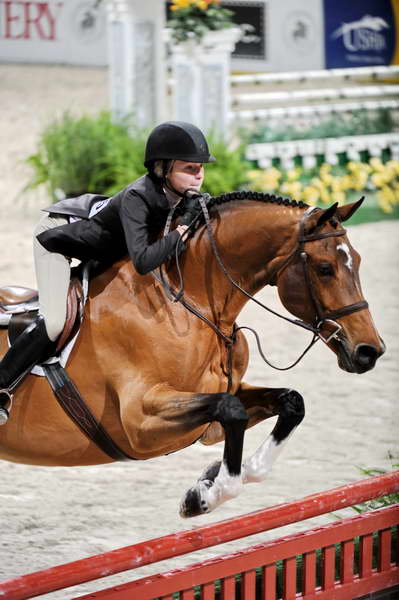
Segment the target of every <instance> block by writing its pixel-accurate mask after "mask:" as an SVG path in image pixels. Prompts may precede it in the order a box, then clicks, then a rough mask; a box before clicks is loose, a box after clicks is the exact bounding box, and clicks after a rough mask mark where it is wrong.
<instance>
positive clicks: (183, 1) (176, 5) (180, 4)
mask: <svg viewBox="0 0 399 600" xmlns="http://www.w3.org/2000/svg"><path fill="white" fill-rule="evenodd" d="M190 4H192V0H173V3H172V6H171V7H170V8H171V10H179V9H180V8H187V6H190Z"/></svg>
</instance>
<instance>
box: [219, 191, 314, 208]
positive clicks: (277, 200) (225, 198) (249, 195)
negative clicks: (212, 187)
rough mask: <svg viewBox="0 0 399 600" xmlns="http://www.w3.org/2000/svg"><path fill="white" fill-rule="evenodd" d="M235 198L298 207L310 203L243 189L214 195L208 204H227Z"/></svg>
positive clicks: (303, 206)
mask: <svg viewBox="0 0 399 600" xmlns="http://www.w3.org/2000/svg"><path fill="white" fill-rule="evenodd" d="M233 200H255V201H256V202H270V203H272V204H280V205H281V204H282V205H284V206H292V207H298V208H307V207H308V204H305V202H302V200H300V201H299V202H298V201H297V200H291V199H290V198H282V197H281V196H275V195H274V194H265V193H263V192H253V191H241V192H230V193H228V194H222V195H220V196H213V197H212V198H211V199H210V200H209V203H208V206H209V207H211V206H216V205H220V204H226V203H227V202H232V201H233Z"/></svg>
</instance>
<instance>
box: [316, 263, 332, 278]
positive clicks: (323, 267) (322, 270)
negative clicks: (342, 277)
mask: <svg viewBox="0 0 399 600" xmlns="http://www.w3.org/2000/svg"><path fill="white" fill-rule="evenodd" d="M317 272H318V274H319V275H322V276H324V277H325V276H328V275H334V269H333V268H332V266H331V265H330V264H329V263H320V264H319V265H317Z"/></svg>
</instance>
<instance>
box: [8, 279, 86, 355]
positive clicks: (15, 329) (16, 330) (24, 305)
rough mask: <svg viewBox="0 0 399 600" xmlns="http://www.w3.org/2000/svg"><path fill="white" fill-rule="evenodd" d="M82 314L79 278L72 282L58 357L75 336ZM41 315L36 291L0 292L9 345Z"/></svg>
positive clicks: (28, 289)
mask: <svg viewBox="0 0 399 600" xmlns="http://www.w3.org/2000/svg"><path fill="white" fill-rule="evenodd" d="M82 311H83V289H82V284H81V282H80V281H79V279H77V278H75V277H74V278H73V279H71V283H70V285H69V291H68V298H67V317H66V321H65V325H64V329H63V331H62V333H61V335H60V337H59V338H58V341H57V348H56V353H57V354H58V353H59V352H61V350H62V349H63V348H64V347H65V346H66V345H67V343H68V342H69V341H70V340H71V339H72V338H73V337H74V336H75V335H76V333H77V331H78V329H79V325H80V322H81V317H82ZM38 312H39V299H38V294H37V292H36V290H32V289H30V288H24V287H20V286H6V287H2V288H0V327H5V328H8V338H9V340H10V344H12V343H13V342H14V340H15V339H16V338H17V337H18V336H19V335H20V333H22V331H24V329H26V327H28V325H30V324H31V323H32V322H33V321H34V320H35V319H36V317H37V315H38Z"/></svg>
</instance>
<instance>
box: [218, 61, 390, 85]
mask: <svg viewBox="0 0 399 600" xmlns="http://www.w3.org/2000/svg"><path fill="white" fill-rule="evenodd" d="M398 75H399V65H392V66H380V67H355V68H352V69H324V70H323V71H296V72H292V73H291V72H287V73H251V74H246V75H231V77H230V83H231V85H232V86H238V85H243V84H245V85H248V84H253V85H260V84H271V83H277V84H279V83H281V84H284V83H293V82H309V81H329V80H331V79H343V80H358V79H365V78H369V79H373V80H379V79H386V78H390V77H395V76H398Z"/></svg>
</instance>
